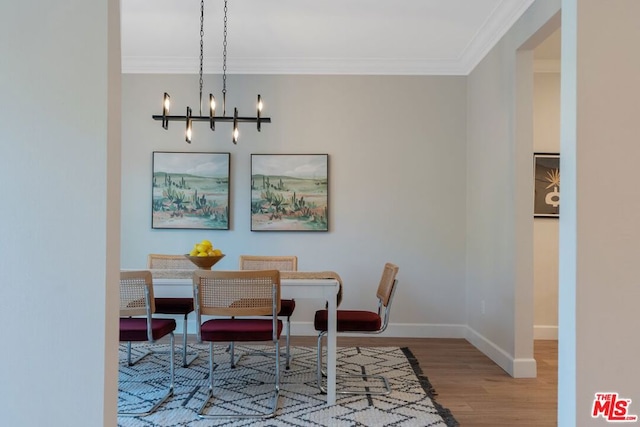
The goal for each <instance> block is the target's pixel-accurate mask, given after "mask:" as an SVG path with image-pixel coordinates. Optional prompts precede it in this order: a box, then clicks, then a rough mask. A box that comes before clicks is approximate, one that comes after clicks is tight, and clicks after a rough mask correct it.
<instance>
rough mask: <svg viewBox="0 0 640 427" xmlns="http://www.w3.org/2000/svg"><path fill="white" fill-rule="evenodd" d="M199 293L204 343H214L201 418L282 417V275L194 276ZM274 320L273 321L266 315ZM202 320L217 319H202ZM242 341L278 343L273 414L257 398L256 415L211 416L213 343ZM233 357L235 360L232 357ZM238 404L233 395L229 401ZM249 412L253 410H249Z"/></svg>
mask: <svg viewBox="0 0 640 427" xmlns="http://www.w3.org/2000/svg"><path fill="white" fill-rule="evenodd" d="M193 294H194V299H195V308H196V325H197V330H196V332H197V334H198V340H199V341H207V342H209V379H208V382H209V391H208V394H207V397H206V399H205V401H204V402H203V404H202V406H201V407H200V409H199V410H198V416H200V417H201V418H213V419H218V418H238V419H246V418H270V417H273V416H275V415H276V412H277V409H278V397H279V395H280V363H279V359H280V334H281V333H282V321H281V320H280V319H278V313H280V311H281V308H282V307H281V304H280V272H279V271H278V270H259V271H211V270H198V271H196V272H195V273H194V274H193ZM267 315H268V316H269V318H267V317H265V316H267ZM202 316H215V318H213V319H209V320H202ZM234 341H241V342H248V341H258V342H260V341H262V342H264V341H271V342H272V343H273V344H274V356H275V371H274V374H275V375H274V384H273V391H272V393H273V398H272V401H271V409H270V410H269V411H266V410H264V408H263V407H264V399H265V396H264V395H262V394H261V395H260V396H256V399H257V400H256V405H255V406H256V408H252V409H251V413H246V412H244V411H243V410H242V409H243V408H238V410H236V411H234V412H233V413H228V414H208V413H206V412H205V407H206V406H207V404H208V402H209V401H210V400H211V398H212V397H213V386H214V374H215V371H214V361H213V358H214V351H213V344H214V343H216V342H218V343H223V342H231V343H233V342H234ZM231 357H233V355H231ZM227 398H228V399H233V395H230V396H228V397H224V398H223V399H227ZM244 409H247V408H244Z"/></svg>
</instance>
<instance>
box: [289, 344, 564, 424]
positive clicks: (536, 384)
mask: <svg viewBox="0 0 640 427" xmlns="http://www.w3.org/2000/svg"><path fill="white" fill-rule="evenodd" d="M291 342H292V345H315V342H316V341H315V338H313V337H292V338H291ZM338 345H339V346H349V345H361V346H372V347H373V346H376V347H377V346H395V347H409V349H411V351H412V352H413V354H414V356H415V357H416V358H417V359H418V361H419V363H420V367H421V368H422V370H423V372H424V375H426V376H427V377H428V378H429V380H430V382H431V384H432V385H433V387H434V389H435V390H436V392H437V393H438V397H437V398H436V400H437V401H438V403H440V404H441V405H442V406H444V407H445V408H448V409H450V410H451V413H452V414H453V416H454V417H455V419H456V420H457V421H458V422H459V423H460V425H461V426H463V427H473V426H494V427H495V426H510V427H515V426H518V427H519V426H535V427H546V426H556V425H557V424H556V408H557V384H558V375H557V371H558V342H557V341H536V342H535V350H534V353H535V359H536V362H537V367H538V377H537V378H521V379H515V378H512V377H510V376H509V375H508V374H507V373H506V372H505V371H503V370H502V369H501V368H500V367H498V366H497V365H496V364H495V363H493V362H492V361H491V360H490V359H489V358H488V357H486V356H485V355H484V354H482V353H481V352H480V351H478V350H477V349H476V348H475V347H473V346H472V345H471V344H469V342H467V341H466V340H463V339H433V338H428V339H426V338H380V337H376V338H345V337H340V338H339V339H338Z"/></svg>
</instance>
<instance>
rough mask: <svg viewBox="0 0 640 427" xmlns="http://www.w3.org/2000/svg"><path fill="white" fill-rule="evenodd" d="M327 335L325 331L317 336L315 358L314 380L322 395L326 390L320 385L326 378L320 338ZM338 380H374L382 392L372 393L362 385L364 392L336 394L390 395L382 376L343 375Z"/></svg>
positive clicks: (345, 391)
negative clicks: (378, 383) (316, 364)
mask: <svg viewBox="0 0 640 427" xmlns="http://www.w3.org/2000/svg"><path fill="white" fill-rule="evenodd" d="M326 334H327V332H326V331H323V332H320V334H318V357H317V363H318V366H317V370H316V380H317V383H318V384H317V385H318V389H320V391H321V392H322V393H324V394H326V393H327V389H326V387H324V386H323V385H322V382H323V381H322V377H323V376H326V375H327V374H326V372H325V371H323V370H322V337H324V336H325V335H326ZM338 378H342V379H344V378H362V380H363V381H369V380H370V379H376V380H379V381H381V382H382V386H381V387H382V388H383V390H382V391H377V390H376V391H372V390H370V389H369V386H367V385H363V387H364V390H353V389H350V390H337V391H336V394H368V395H370V396H386V395H388V394H391V386H389V380H387V378H386V377H384V376H382V375H372V374H344V375H339V376H337V378H336V379H338Z"/></svg>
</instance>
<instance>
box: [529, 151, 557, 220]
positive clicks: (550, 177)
mask: <svg viewBox="0 0 640 427" xmlns="http://www.w3.org/2000/svg"><path fill="white" fill-rule="evenodd" d="M533 158H534V165H533V170H534V201H533V203H534V216H536V217H551V218H557V217H558V216H559V215H560V155H559V154H556V153H535V154H534V156H533Z"/></svg>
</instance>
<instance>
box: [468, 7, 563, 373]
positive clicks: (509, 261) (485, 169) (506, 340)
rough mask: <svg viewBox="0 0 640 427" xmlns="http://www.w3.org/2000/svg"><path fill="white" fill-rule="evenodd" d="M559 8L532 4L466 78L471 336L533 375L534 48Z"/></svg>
mask: <svg viewBox="0 0 640 427" xmlns="http://www.w3.org/2000/svg"><path fill="white" fill-rule="evenodd" d="M559 7H560V2H559V1H546V2H536V3H534V4H533V5H532V6H531V7H530V8H529V10H527V12H526V13H525V14H524V15H523V16H522V17H521V18H520V19H519V20H518V21H517V22H516V24H515V25H514V26H513V27H512V28H511V29H510V30H509V31H508V32H507V34H506V35H505V36H504V37H503V38H502V39H501V40H500V42H499V43H498V44H497V45H496V46H495V47H494V48H493V49H492V50H491V51H490V52H489V53H488V54H487V55H486V56H485V58H484V59H483V60H482V61H481V62H480V64H479V65H478V66H477V67H476V68H475V69H474V70H473V72H472V73H471V74H470V75H469V76H468V110H467V111H468V113H467V144H468V146H467V159H468V163H467V166H468V167H467V242H466V243H467V276H466V292H467V320H468V325H469V335H468V339H469V340H470V341H471V342H472V343H474V345H476V346H477V347H478V348H479V349H481V350H482V351H483V352H485V353H486V354H487V355H489V357H491V358H492V359H493V360H494V361H496V363H498V364H499V365H500V366H502V367H503V368H504V369H505V370H506V371H507V372H510V373H512V374H513V375H515V376H535V374H536V364H535V360H534V359H533V300H534V293H533V240H532V239H533V218H532V212H533V203H532V197H531V194H532V189H533V170H532V161H531V155H532V152H533V54H532V51H531V49H533V48H534V47H535V46H536V45H537V43H539V42H541V41H542V40H544V38H546V37H547V36H548V35H549V34H551V32H552V31H553V30H555V29H556V28H557V27H558V26H559V17H557V15H556V14H557V12H558V10H559ZM552 18H554V19H555V21H557V22H556V23H555V28H551V27H549V24H547V22H549V21H550V20H551V19H552ZM543 26H545V27H549V28H546V29H544V30H540V29H541V27H543ZM532 37H533V39H532ZM536 37H537V38H538V40H535V39H536ZM521 48H524V49H523V51H521V52H520V53H518V50H519V49H521Z"/></svg>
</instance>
